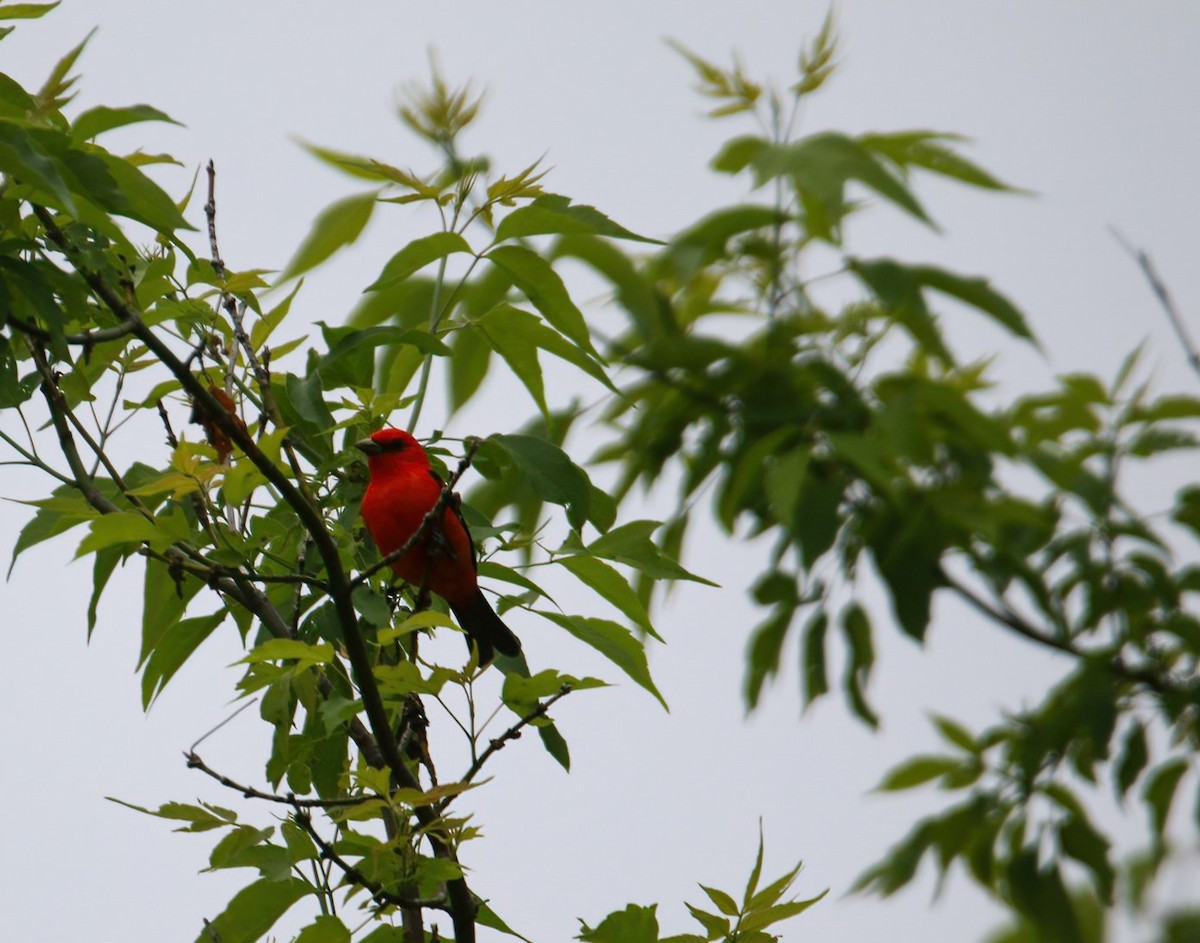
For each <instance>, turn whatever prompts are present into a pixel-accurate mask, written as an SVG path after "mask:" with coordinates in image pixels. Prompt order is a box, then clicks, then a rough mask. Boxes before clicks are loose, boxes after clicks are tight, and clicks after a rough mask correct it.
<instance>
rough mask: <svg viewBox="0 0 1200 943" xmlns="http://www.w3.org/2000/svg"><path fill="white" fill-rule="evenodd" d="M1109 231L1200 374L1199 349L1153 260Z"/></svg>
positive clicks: (1118, 234)
mask: <svg viewBox="0 0 1200 943" xmlns="http://www.w3.org/2000/svg"><path fill="white" fill-rule="evenodd" d="M1109 231H1110V232H1111V233H1112V234H1113V237H1114V238H1115V239H1116V240H1117V242H1119V243H1120V244H1121V247H1122V248H1123V249H1124V250H1125V251H1126V252H1128V253H1129V254H1130V255H1131V256H1133V259H1134V261H1135V262H1137V264H1138V267H1139V268H1141V270H1142V274H1143V275H1145V276H1146V281H1147V282H1149V283H1150V290H1151V291H1153V292H1154V297H1156V298H1157V299H1158V303H1159V304H1160V305H1162V309H1163V311H1165V312H1166V315H1167V319H1168V320H1169V321H1170V322H1171V327H1172V328H1174V330H1175V336H1176V337H1178V338H1179V343H1180V345H1181V346H1182V347H1183V352H1184V355H1185V356H1186V357H1187V362H1188V364H1189V365H1190V366H1191V368H1192V369H1193V370H1194V371H1195V372H1196V373H1198V374H1200V351H1198V350H1197V349H1196V345H1195V344H1194V343H1193V342H1192V338H1191V335H1190V334H1188V330H1187V326H1186V325H1185V323H1184V320H1183V316H1182V315H1181V314H1180V313H1179V309H1178V308H1177V307H1176V306H1175V299H1174V298H1172V297H1171V292H1170V290H1169V289H1168V288H1167V286H1166V283H1165V282H1163V280H1162V279H1161V278H1160V277H1159V275H1158V269H1156V268H1155V267H1154V262H1153V261H1152V260H1151V258H1150V256H1149V254H1148V253H1147V252H1146V251H1145V250H1144V249H1139V248H1137V247H1136V246H1134V245H1133V244H1132V243H1131V242H1129V240H1127V239H1126V238H1125V237H1124V236H1123V235H1121V233H1120V232H1118V231H1117V230H1116V229H1113V228H1112V227H1109Z"/></svg>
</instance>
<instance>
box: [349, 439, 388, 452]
mask: <svg viewBox="0 0 1200 943" xmlns="http://www.w3.org/2000/svg"><path fill="white" fill-rule="evenodd" d="M354 447H355V448H356V449H358V450H359V451H360V452H362V453H363V454H364V455H381V454H382V453H383V446H381V445H380V444H379V443H378V442H376V441H375V440H374V439H359V440H358V441H357V442H355V443H354Z"/></svg>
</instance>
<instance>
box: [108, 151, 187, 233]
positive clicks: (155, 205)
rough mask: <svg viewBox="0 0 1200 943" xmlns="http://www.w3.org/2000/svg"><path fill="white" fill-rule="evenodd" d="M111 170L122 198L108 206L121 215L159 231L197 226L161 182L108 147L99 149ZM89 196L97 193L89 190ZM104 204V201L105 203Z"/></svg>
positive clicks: (110, 173) (113, 182) (114, 185)
mask: <svg viewBox="0 0 1200 943" xmlns="http://www.w3.org/2000/svg"><path fill="white" fill-rule="evenodd" d="M94 156H95V157H98V158H99V159H100V160H101V161H102V162H103V163H104V166H105V169H106V170H107V171H108V174H109V176H110V177H111V180H112V186H113V187H114V188H115V191H116V192H117V193H119V194H120V199H119V200H117V201H115V202H113V203H112V204H110V205H107V206H105V207H104V208H105V209H108V210H109V211H110V212H112V213H116V214H117V215H118V216H125V217H128V218H129V219H133V220H137V221H138V222H139V223H145V224H146V225H147V226H149V227H150V228H151V229H153V230H154V231H155V232H158V233H163V234H170V233H173V232H175V230H177V229H195V228H196V227H195V226H193V225H192V224H191V223H189V222H188V221H187V220H186V219H184V218H183V215H182V214H181V213H180V212H179V208H178V207H177V206H176V205H175V201H174V200H172V199H171V198H170V197H169V196H168V195H167V194H166V192H165V191H164V190H163V189H162V187H160V186H159V185H158V184H157V183H155V182H154V181H153V180H151V179H150V178H149V177H147V176H146V175H145V174H144V173H142V172H141V171H140V170H138V169H137V168H136V167H135V166H133V164H131V163H129V161H127V160H123V159H122V158H120V157H116V156H114V155H112V154H109V153H107V152H105V151H96V152H94ZM86 195H87V196H88V197H89V198H90V197H92V195H93V194H91V193H88V194H86ZM101 205H104V204H101Z"/></svg>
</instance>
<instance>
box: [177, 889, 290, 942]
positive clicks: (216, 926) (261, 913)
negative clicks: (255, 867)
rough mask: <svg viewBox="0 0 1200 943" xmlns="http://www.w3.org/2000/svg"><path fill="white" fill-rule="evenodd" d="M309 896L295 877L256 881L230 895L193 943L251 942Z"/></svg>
mask: <svg viewBox="0 0 1200 943" xmlns="http://www.w3.org/2000/svg"><path fill="white" fill-rule="evenodd" d="M309 893H311V890H310V888H309V885H308V884H307V883H306V882H304V881H301V880H299V879H296V878H292V879H291V880H287V881H268V880H258V881H255V882H254V883H253V884H250V885H249V886H247V887H244V888H242V890H240V891H238V893H237V894H235V895H234V898H233V900H231V901H230V902H229V904H228V905H227V906H226V908H225V910H224V911H222V912H221V913H220V914H219V915H218V916H217V917H216V918H215V919H214V920H212V921H211V922H210V923H209V924H208V925H207V926H205V927H204V929H202V930H201V931H200V934H199V936H197V937H196V943H212V941H213V940H214V939H217V940H220V941H221V943H255V941H256V940H258V939H259V938H260V937H261V936H262V935H263V934H264V933H266V932H267V931H268V930H270V929H271V927H273V926H274V925H275V921H277V920H278V919H279V918H280V917H282V916H283V915H284V914H285V913H286V912H287V911H288V909H289V908H290V907H291V906H292V905H293V904H295V903H296V902H297V901H298V900H300V899H301V898H303V897H306V896H308V894H309Z"/></svg>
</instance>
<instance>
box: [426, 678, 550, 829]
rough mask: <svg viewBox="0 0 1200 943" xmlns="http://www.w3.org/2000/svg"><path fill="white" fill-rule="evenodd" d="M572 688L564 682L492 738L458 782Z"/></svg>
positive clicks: (448, 800) (472, 775)
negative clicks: (554, 691) (554, 692)
mask: <svg viewBox="0 0 1200 943" xmlns="http://www.w3.org/2000/svg"><path fill="white" fill-rule="evenodd" d="M572 690H573V688H572V687H571V686H570V685H569V684H564V685H563V686H562V687H561V688H559V689H558V693H557V694H555V695H553V696H552V697H548V698H546V700H544V701H542V702H541V703H539V704H538V706H537V707H535V708H534V709H533V710H531V711H530V712H529V713H528V714H526V715H525V716H524V717H522V718H521V719H520V720H518V721H517V722H516V723H515V724H513V725H512V726H511V727H509V728H508V729H507V730H506V731H504V733H502V734H500V736H498V737H495V738H493V739H492V741H491V743H489V744H488V747H487V749H486V750H484V751H483V752H482V753H481V754H479V758H478V759H477V760H475V762H474V763H472V764H471V768H470V769H468V770H467V772H466V773H465V774H464V775H463V777H462V779H461V780H459V782H460V783H462V784H464V785H465V784H467V783H469V782H471V781H472V780H473V779H474V778H475V777H476V776H477V775H479V771H480V770H481V769H483V764H484V763H486V762H487V761H488V760H490V759H491V758H492V757H493V756H495V755H496V754H497V753H499V752H500V751H501V750H503V749H504V748H505V746H507V745H508V743H509V741H511V740H517V739H519V738H520V736H521V733H522V731H524V729H525V728H526V727H528V726H529V725H530V724H532V723H533V722H534V721H535V720H538V719H539V718H542V717H545V716H546V714H547V712H548V711H549V710H550V708H551V706H553V704H554V703H555V702H556V701H559V700H561V699H562V698H564V697H566V696H567V695H568V694H570V693H571V691H572ZM456 795H458V794H456ZM453 801H454V796H453V795H450V796H447V797H446V798H445V799H443V800H442V801H441V803H440V804H439V805H438V814H439V815H441V814H443V813H444V812H445V811H446V807H447V806H448V805H450V803H451V802H453Z"/></svg>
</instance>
